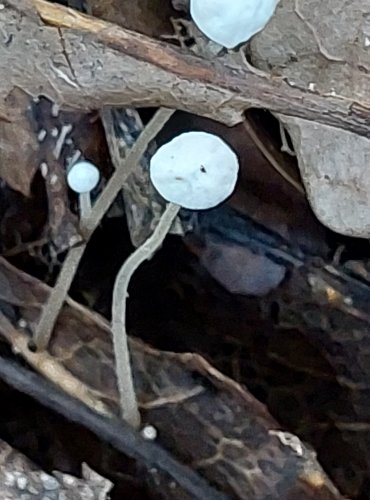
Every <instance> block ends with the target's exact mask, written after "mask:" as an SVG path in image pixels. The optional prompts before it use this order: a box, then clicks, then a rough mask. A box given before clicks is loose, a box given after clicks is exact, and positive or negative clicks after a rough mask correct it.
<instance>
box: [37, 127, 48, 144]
mask: <svg viewBox="0 0 370 500" xmlns="http://www.w3.org/2000/svg"><path fill="white" fill-rule="evenodd" d="M46 136H47V132H46V130H45V129H44V128H42V129H41V130H40V132H39V133H38V134H37V140H38V141H39V142H42V141H43V140H44V139H45V137H46Z"/></svg>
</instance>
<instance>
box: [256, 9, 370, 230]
mask: <svg viewBox="0 0 370 500" xmlns="http://www.w3.org/2000/svg"><path fill="white" fill-rule="evenodd" d="M369 40H370V21H369V4H368V2H367V1H366V0H355V1H353V2H346V1H345V0H339V1H338V0H328V1H326V2H321V1H320V0H308V1H302V0H282V1H281V2H280V8H278V9H277V11H276V14H275V16H274V18H273V19H272V21H271V23H270V24H269V25H268V26H267V27H266V29H265V30H264V31H263V32H261V33H260V34H259V35H257V36H256V37H255V38H254V39H253V40H252V42H251V56H252V60H253V62H254V64H255V65H256V66H258V67H259V68H262V69H268V68H272V69H273V71H274V73H278V74H281V75H282V76H284V77H286V78H288V79H289V81H291V82H294V84H295V86H297V87H300V88H302V89H305V90H306V91H308V92H309V93H311V94H312V95H326V96H330V97H333V98H335V97H340V98H341V100H342V101H343V102H349V100H350V99H351V98H352V97H353V95H355V94H356V95H357V96H358V97H359V99H358V102H357V104H356V103H353V105H351V109H353V110H354V111H356V110H359V111H360V112H361V113H362V114H363V116H364V117H365V116H366V117H368V116H369V106H368V88H369V78H368V73H369V71H370V51H369ZM281 119H282V120H283V122H284V124H285V125H286V127H287V129H288V130H289V132H290V134H291V136H292V140H293V144H294V148H295V151H296V152H297V156H298V161H299V167H300V170H301V174H302V179H303V181H304V184H305V186H306V191H307V195H308V198H309V200H310V203H311V205H312V208H313V210H314V211H315V214H316V215H317V217H318V218H319V219H320V221H321V222H322V223H323V224H325V225H326V226H328V227H330V228H331V229H333V230H334V231H337V232H339V233H342V234H346V235H350V236H359V237H364V238H368V237H369V235H370V225H369V222H368V221H369V218H370V184H369V181H368V157H369V152H370V140H369V139H367V138H363V139H361V140H359V138H358V137H356V135H354V134H352V133H351V132H349V131H342V130H341V131H338V130H336V129H333V128H331V127H326V126H322V125H320V124H318V123H309V122H307V121H305V120H301V119H296V118H290V117H286V116H284V117H281Z"/></svg>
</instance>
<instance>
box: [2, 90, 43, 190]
mask: <svg viewBox="0 0 370 500" xmlns="http://www.w3.org/2000/svg"><path fill="white" fill-rule="evenodd" d="M30 102H31V98H30V97H29V96H28V95H27V94H25V93H24V92H22V91H21V90H19V89H15V90H13V91H12V92H11V94H9V95H8V97H7V98H6V102H5V107H6V108H7V109H8V110H9V112H8V117H9V121H8V120H1V119H0V177H1V178H2V179H4V180H5V181H6V182H7V183H8V184H9V186H10V187H11V188H13V189H15V190H16V191H20V192H21V193H22V194H24V195H25V196H29V194H30V189H31V183H32V180H33V177H34V175H35V173H36V171H37V169H38V166H39V163H38V157H37V152H38V149H39V144H38V142H37V134H35V131H34V129H33V124H32V121H31V117H30V116H29V114H27V109H29V105H30Z"/></svg>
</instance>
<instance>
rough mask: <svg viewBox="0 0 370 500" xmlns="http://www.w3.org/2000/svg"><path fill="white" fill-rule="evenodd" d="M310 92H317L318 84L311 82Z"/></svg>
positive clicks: (309, 85)
mask: <svg viewBox="0 0 370 500" xmlns="http://www.w3.org/2000/svg"><path fill="white" fill-rule="evenodd" d="M308 90H309V91H310V92H315V90H316V83H314V82H310V83H309V84H308Z"/></svg>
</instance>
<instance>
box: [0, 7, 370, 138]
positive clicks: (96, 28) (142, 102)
mask: <svg viewBox="0 0 370 500" xmlns="http://www.w3.org/2000/svg"><path fill="white" fill-rule="evenodd" d="M3 4H4V6H5V8H4V9H3V10H2V11H1V19H0V31H1V32H2V34H3V35H2V36H3V38H4V39H5V40H7V43H3V44H0V73H1V74H4V75H7V78H3V79H1V81H0V95H2V96H5V99H4V101H3V102H1V100H0V117H1V116H2V117H5V118H8V119H11V116H10V118H9V114H10V115H11V106H10V105H8V106H7V103H6V96H8V95H9V94H10V93H11V92H12V90H13V89H14V88H15V87H19V88H21V89H22V90H24V91H25V92H27V93H28V94H30V95H32V96H36V95H39V94H44V95H46V96H48V97H49V98H50V99H52V100H54V101H56V102H57V103H59V104H60V105H64V106H65V107H66V106H70V107H73V108H76V109H79V110H86V109H101V108H102V107H103V106H133V107H140V106H156V107H157V106H165V107H171V108H177V109H181V110H185V111H188V112H192V113H196V114H199V115H203V116H207V117H210V118H213V119H217V120H219V121H222V122H224V123H227V124H228V125H233V124H236V123H238V122H240V121H242V120H243V113H244V111H245V110H246V109H248V108H251V107H254V108H263V109H269V110H270V111H272V112H276V113H282V114H286V115H289V116H297V117H301V118H305V119H307V120H314V121H317V122H319V123H323V124H327V125H332V126H335V127H340V128H344V129H346V130H350V131H353V132H356V133H358V134H362V135H370V133H369V126H368V125H369V118H370V107H369V105H368V104H367V103H366V102H364V97H363V96H362V95H356V94H354V95H353V96H352V99H348V98H345V97H343V96H323V95H318V94H314V93H311V92H306V91H304V90H300V89H298V88H296V87H292V86H290V85H289V84H288V83H287V82H286V81H284V80H282V79H279V78H274V77H269V76H267V75H266V77H264V76H261V75H258V74H254V73H251V72H248V70H247V68H243V67H240V68H231V67H230V66H228V65H227V64H226V62H225V61H223V60H222V59H216V60H214V61H208V60H205V59H202V58H200V57H196V56H194V55H190V54H186V53H184V52H183V51H182V50H181V49H178V48H176V47H172V46H169V45H167V44H165V43H162V42H159V41H156V40H153V39H151V38H149V37H146V36H143V35H140V34H138V33H134V32H131V31H128V30H125V29H122V28H119V27H118V26H116V25H114V24H111V23H108V22H105V21H102V20H99V19H95V18H93V17H89V16H86V15H83V14H80V13H78V12H76V11H74V10H72V9H67V8H65V7H62V6H60V5H56V4H53V3H48V2H46V1H45V0H32V1H31V0H4V1H3ZM81 48H83V51H82V50H81Z"/></svg>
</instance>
